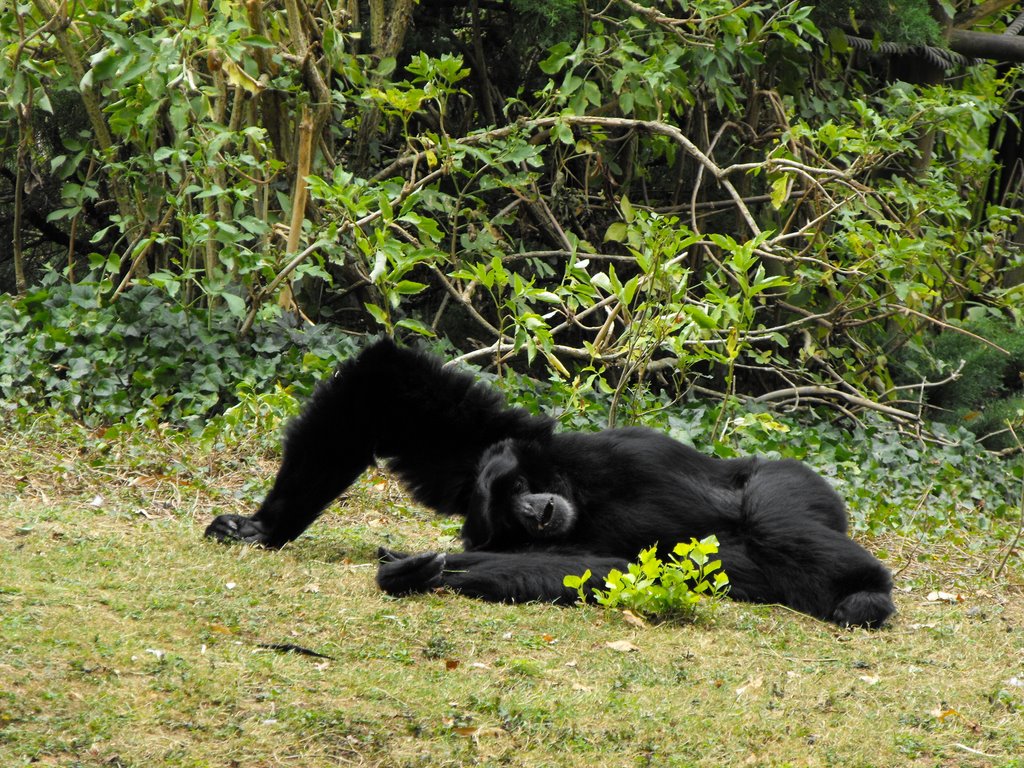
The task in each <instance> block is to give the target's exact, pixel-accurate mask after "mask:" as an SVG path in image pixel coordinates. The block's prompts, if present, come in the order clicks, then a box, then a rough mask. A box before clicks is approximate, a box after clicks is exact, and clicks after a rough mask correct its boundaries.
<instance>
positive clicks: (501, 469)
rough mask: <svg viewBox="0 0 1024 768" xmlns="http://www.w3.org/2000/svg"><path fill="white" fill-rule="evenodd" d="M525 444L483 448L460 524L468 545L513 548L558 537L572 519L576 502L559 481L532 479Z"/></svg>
mask: <svg viewBox="0 0 1024 768" xmlns="http://www.w3.org/2000/svg"><path fill="white" fill-rule="evenodd" d="M526 450H528V446H523V445H519V444H517V443H516V442H515V441H512V440H506V441H502V442H500V443H497V444H496V445H494V446H491V447H490V448H489V449H487V451H485V452H484V455H483V457H482V458H481V461H480V469H479V471H478V473H477V480H476V487H475V488H474V491H473V500H472V503H471V504H470V513H469V515H468V516H467V518H466V524H465V525H464V526H463V529H462V538H463V541H464V542H465V544H466V546H467V548H473V549H481V548H484V547H487V548H495V546H496V545H501V547H499V548H505V547H507V548H512V547H514V546H517V545H521V544H523V543H528V542H530V541H536V540H549V539H557V538H559V537H562V536H565V535H566V534H568V533H569V532H570V531H571V530H572V529H573V527H574V526H575V524H576V518H577V513H576V508H575V506H574V505H573V503H572V501H571V500H570V499H569V498H568V496H567V495H566V493H564V492H560V491H562V489H561V488H560V486H561V485H562V484H561V483H559V482H557V480H553V479H552V480H549V481H547V482H538V481H536V480H533V481H531V477H530V475H529V474H528V473H527V472H526V471H525V468H524V466H523V461H522V460H521V457H520V453H521V452H524V451H526Z"/></svg>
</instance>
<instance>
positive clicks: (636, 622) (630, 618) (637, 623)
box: [622, 608, 647, 629]
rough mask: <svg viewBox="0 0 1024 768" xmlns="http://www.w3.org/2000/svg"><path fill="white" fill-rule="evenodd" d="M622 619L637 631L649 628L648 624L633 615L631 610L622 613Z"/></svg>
mask: <svg viewBox="0 0 1024 768" xmlns="http://www.w3.org/2000/svg"><path fill="white" fill-rule="evenodd" d="M622 618H623V619H625V620H626V623H627V624H631V625H632V626H634V627H636V628H637V629H644V628H645V627H646V626H647V622H646V621H644V620H643V619H641V618H640V617H639V616H637V615H636V614H635V613H633V612H632V611H631V610H629V608H625V609H623V611H622Z"/></svg>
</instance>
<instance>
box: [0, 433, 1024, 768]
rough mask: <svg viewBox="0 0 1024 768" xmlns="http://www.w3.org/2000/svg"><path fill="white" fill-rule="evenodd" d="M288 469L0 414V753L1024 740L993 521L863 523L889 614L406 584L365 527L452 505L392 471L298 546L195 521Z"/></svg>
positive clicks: (265, 757)
mask: <svg viewBox="0 0 1024 768" xmlns="http://www.w3.org/2000/svg"><path fill="white" fill-rule="evenodd" d="M239 456H243V457H245V458H237V457H239ZM274 467H275V457H274V454H273V452H272V451H268V450H264V449H260V448H258V447H252V446H244V445H242V446H235V447H234V448H233V449H232V450H231V451H227V450H224V449H223V448H218V447H217V446H207V447H200V446H199V445H197V444H196V443H195V442H194V441H192V442H190V441H188V440H185V439H182V438H180V437H175V436H172V435H169V434H168V433H165V432H163V431H161V430H160V429H159V428H154V429H153V430H152V432H151V434H150V433H147V434H142V435H138V436H136V437H135V438H134V439H132V438H129V437H125V436H122V437H121V438H115V439H111V440H106V439H104V438H103V437H101V436H99V435H96V434H89V433H88V432H86V431H84V430H82V429H80V428H67V429H66V430H65V431H62V429H61V428H60V427H59V425H58V426H53V425H43V426H40V427H38V428H36V429H33V430H30V431H29V433H28V434H27V435H25V434H14V433H13V432H12V431H10V430H8V431H7V432H5V433H2V434H0V565H2V568H0V766H3V767H4V768H7V767H12V768H13V767H15V766H28V765H60V766H125V767H126V766H133V767H136V766H138V767H140V768H141V767H142V766H243V767H244V768H260V767H262V766H268V767H269V766H289V765H294V766H303V767H315V766H336V765H387V766H392V765H393V766H420V765H423V766H426V765H430V766H439V765H440V766H461V765H477V764H479V765H512V766H518V765H522V766H545V765H551V766H645V765H652V766H690V765H694V766H703V765H708V766H711V765H714V766H742V765H752V766H760V765H795V766H804V765H812V766H817V765H837V766H907V765H911V766H918V765H919V766H1024V759H1022V758H1021V757H1020V756H1021V755H1024V590H1022V585H1024V574H1022V572H1021V566H1020V563H1021V559H1020V557H1019V555H1017V554H1015V555H1014V556H1013V557H1012V558H1010V562H1009V564H1008V566H1007V567H1006V568H1005V569H1004V570H1003V571H1002V572H1001V573H1000V575H999V577H998V578H993V574H994V573H995V572H996V570H997V568H998V567H999V564H1000V562H1001V561H1002V558H1003V556H1004V555H1005V550H1000V549H998V548H996V546H995V545H993V547H992V549H991V551H985V550H982V551H971V552H967V551H963V550H960V549H957V548H955V547H952V546H946V547H939V546H938V545H926V546H927V551H923V550H922V545H921V544H919V543H914V542H911V541H909V540H905V539H900V538H897V537H895V536H888V537H885V538H884V539H878V538H875V539H867V540H865V542H864V543H865V544H866V545H867V546H868V547H869V548H871V549H873V550H874V551H877V552H880V553H883V554H884V556H885V557H886V559H887V563H888V565H889V566H890V567H891V568H892V569H893V570H894V571H895V572H896V583H897V595H896V600H897V605H898V607H899V615H898V616H897V617H896V619H895V620H894V621H893V622H892V624H891V625H890V626H889V627H888V628H886V629H883V630H881V631H877V632H870V631H864V630H857V629H855V630H840V629H838V628H837V627H834V626H831V625H828V624H824V623H821V622H818V621H815V620H813V619H810V618H808V617H806V616H802V615H799V614H796V613H793V612H792V611H789V610H786V609H784V608H781V607H778V606H751V605H744V604H739V603H732V602H729V601H725V602H724V603H723V604H721V605H720V606H718V607H717V608H716V609H714V610H710V611H705V612H704V613H703V614H702V617H701V619H700V620H699V621H698V622H697V623H695V624H661V625H647V626H636V625H635V623H632V622H630V621H628V620H627V617H624V616H623V615H622V614H620V613H616V612H608V611H604V610H602V609H600V608H596V607H584V608H570V609H562V608H556V607H552V606H548V605H523V606H503V605H489V604H484V603H481V602H476V601H472V600H468V599H464V598H460V597H458V596H455V595H451V594H433V595H427V596H423V597H417V598H412V599H404V600H395V599H392V598H389V597H387V596H385V595H383V594H382V593H380V592H379V591H378V590H377V589H376V587H375V585H374V580H373V577H374V569H375V566H374V563H373V558H374V553H375V551H376V547H377V546H378V545H379V544H388V545H391V546H395V547H399V548H409V549H420V548H428V547H430V548H436V547H441V548H454V547H455V546H457V544H456V539H455V535H456V534H457V526H455V524H454V522H453V521H448V520H442V519H438V518H435V517H433V516H431V515H430V514H428V513H427V512H425V511H423V510H420V509H417V508H415V507H413V506H412V505H411V504H410V502H409V501H408V500H407V498H406V497H405V496H404V495H403V494H402V493H401V491H400V489H399V488H398V487H397V486H396V485H395V484H394V483H393V482H391V481H390V480H389V479H388V478H387V477H386V476H385V475H383V474H381V473H371V474H369V475H367V476H366V477H365V478H364V479H363V480H362V481H361V482H360V483H359V485H358V486H357V487H355V488H354V489H353V490H352V492H351V493H349V495H348V496H347V498H346V499H344V500H343V501H342V502H341V503H340V504H338V505H335V506H334V507H332V509H331V510H330V511H329V513H328V514H327V515H325V516H324V518H323V519H322V520H321V521H319V522H318V523H317V524H316V525H315V526H314V527H313V528H312V529H311V530H310V531H309V532H308V533H307V534H306V535H305V536H303V537H302V538H301V539H299V540H298V541H297V542H295V543H294V544H292V545H290V546H288V547H286V548H285V549H284V550H282V551H279V552H270V551H263V550H259V549H255V548H251V547H244V546H224V545H218V544H215V543H213V542H209V541H206V540H204V539H203V538H202V531H203V527H204V525H205V524H206V523H207V522H208V521H209V520H210V519H211V517H212V516H213V515H214V514H217V513H221V512H241V511H245V510H248V509H250V508H251V505H252V503H253V501H254V500H256V499H258V498H259V496H260V494H261V492H262V489H263V488H265V484H266V482H267V481H268V480H269V478H270V477H271V476H272V473H273V470H274ZM618 641H628V643H627V644H623V643H619V642H618ZM313 654H316V655H313Z"/></svg>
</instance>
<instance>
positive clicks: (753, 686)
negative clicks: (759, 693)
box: [736, 677, 764, 696]
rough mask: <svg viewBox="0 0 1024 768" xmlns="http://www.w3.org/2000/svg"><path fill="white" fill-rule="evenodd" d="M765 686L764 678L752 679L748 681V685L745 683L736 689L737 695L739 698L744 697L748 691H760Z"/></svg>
mask: <svg viewBox="0 0 1024 768" xmlns="http://www.w3.org/2000/svg"><path fill="white" fill-rule="evenodd" d="M763 684H764V678H763V677H752V678H750V679H749V680H747V682H746V683H744V684H743V685H741V686H740V687H739V688H737V689H736V695H737V696H742V695H743V694H744V693H747V692H748V691H756V690H759V689H760V688H761V686H762V685H763Z"/></svg>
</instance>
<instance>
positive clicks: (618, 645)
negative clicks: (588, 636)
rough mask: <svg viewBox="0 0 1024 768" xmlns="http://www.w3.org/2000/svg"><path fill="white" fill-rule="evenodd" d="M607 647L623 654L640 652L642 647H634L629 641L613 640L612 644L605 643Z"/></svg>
mask: <svg viewBox="0 0 1024 768" xmlns="http://www.w3.org/2000/svg"><path fill="white" fill-rule="evenodd" d="M605 645H606V646H607V647H608V648H611V649H612V650H613V651H619V652H621V653H631V652H633V651H639V650H640V646H638V645H633V643H631V642H629V640H613V641H612V642H609V643H605Z"/></svg>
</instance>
